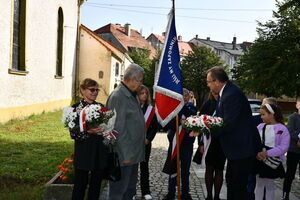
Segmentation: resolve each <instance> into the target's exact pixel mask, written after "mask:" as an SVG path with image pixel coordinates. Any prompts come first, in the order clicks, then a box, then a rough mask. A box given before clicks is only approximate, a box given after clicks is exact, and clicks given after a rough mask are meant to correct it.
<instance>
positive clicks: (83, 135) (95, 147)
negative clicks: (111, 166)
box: [70, 100, 109, 171]
mask: <svg viewBox="0 0 300 200" xmlns="http://www.w3.org/2000/svg"><path fill="white" fill-rule="evenodd" d="M92 104H99V103H98V102H93V103H92ZM86 105H88V103H87V102H86V101H84V100H81V101H80V102H78V103H76V104H74V105H73V106H72V107H73V108H75V109H77V108H80V109H82V108H84V107H85V106H86ZM100 105H101V106H103V105H102V104H100ZM78 120H79V119H78ZM70 134H71V138H72V139H74V141H75V142H74V150H75V152H74V153H75V154H74V167H75V169H81V170H86V171H92V170H103V169H105V168H106V167H107V162H108V161H107V160H108V152H109V149H108V147H107V146H105V145H104V144H103V137H102V136H99V135H92V134H91V135H90V134H88V133H87V132H80V131H79V130H75V131H74V130H70Z"/></svg>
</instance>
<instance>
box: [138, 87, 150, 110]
mask: <svg viewBox="0 0 300 200" xmlns="http://www.w3.org/2000/svg"><path fill="white" fill-rule="evenodd" d="M144 89H145V90H146V91H147V101H146V103H147V104H148V105H151V103H152V101H151V94H150V91H149V88H148V87H147V86H145V85H141V86H140V88H139V90H138V94H140V92H141V91H142V90H144Z"/></svg>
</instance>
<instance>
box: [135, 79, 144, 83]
mask: <svg viewBox="0 0 300 200" xmlns="http://www.w3.org/2000/svg"><path fill="white" fill-rule="evenodd" d="M135 80H136V81H137V82H139V83H142V82H143V79H140V80H138V79H135Z"/></svg>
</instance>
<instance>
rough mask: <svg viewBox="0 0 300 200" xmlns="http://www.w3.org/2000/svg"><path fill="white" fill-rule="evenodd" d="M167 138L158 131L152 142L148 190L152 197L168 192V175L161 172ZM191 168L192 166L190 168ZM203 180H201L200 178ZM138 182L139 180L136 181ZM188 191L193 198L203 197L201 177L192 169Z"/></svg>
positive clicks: (155, 197)
mask: <svg viewBox="0 0 300 200" xmlns="http://www.w3.org/2000/svg"><path fill="white" fill-rule="evenodd" d="M168 145H169V143H168V140H167V137H166V134H165V133H158V134H157V135H156V137H155V139H154V141H153V142H152V150H151V158H150V163H149V168H150V190H151V195H152V197H153V199H155V200H160V199H162V198H163V197H164V195H166V194H167V193H168V175H167V174H165V173H163V172H162V168H163V165H164V162H165V159H166V157H167V148H168ZM191 169H192V168H191ZM202 181H203V180H202ZM138 183H139V182H138ZM190 193H191V196H192V198H193V199H195V200H196V199H204V193H203V189H202V184H201V179H199V178H198V177H197V176H196V173H195V171H194V170H191V174H190ZM136 199H138V200H140V199H142V198H141V191H140V185H139V184H137V198H136Z"/></svg>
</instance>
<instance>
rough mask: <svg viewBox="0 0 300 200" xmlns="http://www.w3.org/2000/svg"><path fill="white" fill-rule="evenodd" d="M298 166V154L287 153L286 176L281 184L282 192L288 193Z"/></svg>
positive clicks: (299, 157)
mask: <svg viewBox="0 0 300 200" xmlns="http://www.w3.org/2000/svg"><path fill="white" fill-rule="evenodd" d="M298 164H299V165H300V154H298V153H293V152H288V153H287V161H286V166H287V170H286V174H285V178H284V182H283V191H284V192H290V191H291V185H292V182H293V180H294V178H295V174H296V170H297V166H298Z"/></svg>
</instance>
